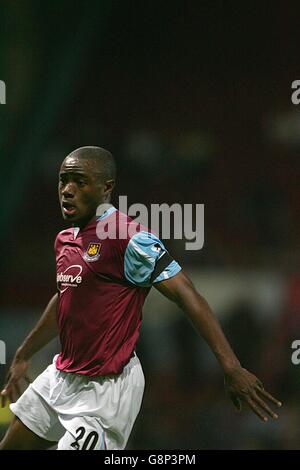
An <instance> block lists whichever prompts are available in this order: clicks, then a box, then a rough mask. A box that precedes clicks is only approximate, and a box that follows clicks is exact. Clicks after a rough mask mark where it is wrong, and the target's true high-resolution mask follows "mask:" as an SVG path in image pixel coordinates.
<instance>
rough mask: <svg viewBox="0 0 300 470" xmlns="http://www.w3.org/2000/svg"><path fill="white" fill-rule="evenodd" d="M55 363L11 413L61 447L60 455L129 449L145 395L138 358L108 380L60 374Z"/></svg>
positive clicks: (107, 378)
mask: <svg viewBox="0 0 300 470" xmlns="http://www.w3.org/2000/svg"><path fill="white" fill-rule="evenodd" d="M56 358H57V356H55V357H54V359H53V363H52V364H51V365H50V366H49V367H47V369H46V370H45V371H44V372H43V373H42V374H41V375H39V376H38V377H37V378H36V379H35V381H34V382H33V383H32V384H30V385H29V387H28V388H27V390H26V391H25V392H24V393H23V394H22V395H21V397H20V398H19V399H18V401H17V402H16V403H12V404H11V405H10V409H11V411H12V412H13V413H14V414H15V415H16V416H17V417H18V418H19V419H20V420H21V421H22V422H23V423H24V424H25V426H27V427H28V428H29V429H30V430H31V431H33V432H34V433H35V434H37V435H38V436H40V437H42V438H44V439H46V440H48V441H52V442H58V447H57V449H58V450H101V449H109V450H121V449H124V448H125V446H126V444H127V441H128V438H129V435H130V432H131V430H132V427H133V424H134V422H135V420H136V417H137V415H138V413H139V410H140V407H141V403H142V398H143V393H144V385H145V379H144V374H143V370H142V367H141V364H140V361H139V359H138V357H137V356H136V355H134V356H133V357H132V358H131V360H130V361H129V363H128V364H127V365H126V366H125V368H124V370H123V372H122V373H121V374H120V375H118V376H106V377H88V376H85V375H80V374H73V373H66V372H61V371H59V370H57V369H56V367H55V361H56Z"/></svg>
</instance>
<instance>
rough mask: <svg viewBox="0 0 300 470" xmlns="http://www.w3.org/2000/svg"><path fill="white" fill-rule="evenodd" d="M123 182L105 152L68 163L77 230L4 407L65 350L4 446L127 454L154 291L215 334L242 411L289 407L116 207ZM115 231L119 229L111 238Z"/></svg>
mask: <svg viewBox="0 0 300 470" xmlns="http://www.w3.org/2000/svg"><path fill="white" fill-rule="evenodd" d="M114 184H115V163H114V160H113V157H112V155H111V154H110V153H109V152H108V151H106V150H104V149H102V148H99V147H82V148H79V149H77V150H75V151H74V152H72V153H71V154H70V155H68V156H67V157H66V158H65V160H64V161H63V163H62V166H61V169H60V174H59V199H60V205H61V210H62V215H63V218H64V219H65V220H67V221H69V222H70V223H72V227H71V228H69V229H66V230H63V231H62V232H60V233H59V234H58V236H57V238H56V241H55V251H56V264H57V286H58V293H57V294H55V295H54V296H53V297H52V299H51V300H50V302H49V304H48V305H47V307H46V309H45V311H44V313H43V315H42V317H41V319H40V320H39V322H38V323H37V325H36V326H35V327H34V329H33V330H32V332H31V333H30V334H29V335H28V336H27V338H26V339H25V341H24V342H23V344H22V345H21V346H20V347H19V349H18V350H17V352H16V355H15V357H14V359H13V362H12V364H11V366H10V369H9V372H8V376H7V379H6V385H5V387H4V389H3V390H2V392H1V396H2V406H5V403H6V400H7V399H8V398H9V399H10V401H11V402H14V400H15V398H16V396H17V395H20V391H19V381H20V380H21V379H25V380H27V381H28V378H27V375H26V374H27V369H28V367H29V360H30V358H31V357H32V355H33V354H34V353H36V352H37V351H38V350H40V349H41V348H42V347H43V346H44V345H46V344H47V343H48V342H49V341H50V340H52V339H53V338H54V337H55V336H56V335H58V334H59V336H60V340H61V346H62V351H61V353H60V354H59V355H58V356H55V358H54V360H53V364H52V365H50V366H49V367H48V368H47V369H46V370H45V371H44V372H43V373H42V374H41V375H40V376H38V377H37V379H36V380H35V381H34V382H33V383H32V384H30V385H29V387H28V388H27V390H26V391H25V392H24V393H23V394H22V395H21V397H20V398H19V399H18V400H17V401H16V403H12V404H11V405H10V407H11V410H12V411H13V413H14V414H15V417H14V419H13V421H12V423H11V425H10V427H9V429H8V431H7V433H6V435H5V437H4V439H3V441H2V443H1V444H0V448H1V449H47V448H50V447H52V446H53V445H54V444H55V443H58V447H57V448H58V449H59V450H63V449H64V450H77V449H78V450H87V449H95V450H100V449H124V448H125V446H126V443H127V441H128V438H129V435H130V432H131V429H132V427H133V424H134V422H135V419H136V417H137V415H138V413H139V410H140V406H141V402H142V397H143V391H144V376H143V372H142V368H141V365H140V362H139V359H138V358H137V356H136V354H135V346H136V342H137V339H138V335H139V329H140V324H141V312H142V306H143V303H144V301H145V298H146V296H147V294H148V293H149V290H150V288H151V286H152V285H153V286H154V287H155V288H156V289H158V290H159V291H160V292H161V293H162V294H163V295H164V296H166V297H167V298H169V299H170V300H172V301H174V302H175V303H176V304H177V305H179V306H180V307H181V308H182V309H183V310H184V312H185V313H186V314H187V315H188V317H189V318H190V320H191V321H192V323H193V324H194V326H195V328H196V329H197V331H198V332H199V333H200V334H201V335H202V336H203V337H204V338H205V340H206V341H207V343H208V345H209V346H210V348H211V349H212V351H213V352H214V354H215V356H216V358H217V360H218V361H219V363H220V365H221V367H222V369H223V371H224V377H225V388H226V390H227V392H228V394H229V396H230V398H231V399H232V401H233V403H234V404H235V406H236V407H237V408H239V409H240V408H241V404H242V403H245V404H247V405H248V406H249V407H250V408H251V409H252V410H253V412H254V413H256V414H257V415H258V416H259V418H261V419H262V420H263V421H267V415H269V416H270V417H272V418H275V419H276V418H277V415H276V414H275V413H274V412H273V411H272V409H271V408H270V407H269V406H268V404H267V403H266V400H269V401H270V402H272V403H274V404H275V405H277V406H281V403H280V402H279V401H278V400H276V399H275V398H273V397H272V396H271V395H270V394H269V393H267V392H266V391H265V390H264V388H263V386H262V384H261V382H260V381H259V380H258V379H257V378H256V377H255V376H254V375H253V374H251V373H250V372H248V371H247V370H246V369H244V368H242V366H241V365H240V363H239V361H238V359H237V358H236V356H235V354H234V353H233V351H232V350H231V348H230V345H229V344H228V342H227V340H226V338H225V336H224V334H223V332H222V330H221V328H220V326H219V323H218V322H217V320H216V319H215V317H214V315H213V313H212V312H211V310H210V308H209V306H208V304H207V302H206V301H205V300H204V299H203V297H201V296H200V295H199V294H198V292H197V291H196V290H195V288H194V286H193V284H192V282H191V281H190V280H189V278H188V277H187V276H186V275H185V274H184V273H183V271H182V270H181V268H180V266H179V265H178V263H177V262H176V261H175V260H173V259H172V258H171V256H170V255H169V253H168V252H167V251H166V249H165V247H164V245H163V244H162V242H161V241H160V240H159V238H158V237H157V236H156V235H154V234H153V233H151V232H149V231H148V230H147V229H146V228H145V227H140V226H137V224H135V223H134V221H132V219H130V218H129V217H127V216H126V215H125V214H122V213H120V212H119V211H117V210H116V208H114V207H113V206H112V205H111V204H110V197H111V192H112V190H113V188H114ZM108 227H110V228H109V230H111V229H112V228H113V229H114V230H111V232H112V233H109V235H110V236H107V237H105V236H103V234H105V233H106V234H107V233H108V231H109V230H108ZM113 232H114V233H113ZM99 237H100V238H99Z"/></svg>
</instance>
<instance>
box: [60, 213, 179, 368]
mask: <svg viewBox="0 0 300 470" xmlns="http://www.w3.org/2000/svg"><path fill="white" fill-rule="evenodd" d="M100 207H101V206H100ZM107 207H108V205H107V204H106V205H105V208H106V210H105V211H104V212H103V213H102V214H101V215H100V216H96V217H95V218H94V220H92V221H91V222H90V223H89V224H88V225H87V226H85V227H84V228H83V229H82V230H80V229H79V228H78V227H71V228H69V229H66V230H63V231H62V232H60V233H59V234H58V235H57V237H56V240H55V253H56V267H57V288H58V291H59V302H58V311H57V322H58V327H59V334H60V340H61V346H62V351H61V353H60V354H59V356H58V358H57V360H56V367H57V369H59V370H62V371H64V372H73V373H77V374H84V375H88V376H99V375H100V376H104V375H110V374H119V373H121V372H122V370H123V368H124V366H125V365H126V364H127V363H128V362H129V360H130V358H131V357H132V355H133V352H134V349H135V346H136V343H137V340H138V336H139V330H140V326H141V320H142V307H143V304H144V302H145V299H146V296H147V295H148V293H149V290H150V288H151V286H152V284H153V283H156V282H159V281H161V280H164V279H169V278H171V277H173V276H175V274H177V273H178V272H179V271H180V270H181V268H180V266H179V265H178V263H177V262H176V261H175V260H173V259H172V258H171V256H170V255H169V253H168V252H167V250H166V249H165V247H164V245H163V243H162V242H161V240H160V239H159V238H158V237H157V236H156V235H155V234H153V233H151V232H149V231H148V230H147V229H146V228H145V227H142V226H138V225H137V224H135V222H134V221H133V220H132V219H131V218H130V217H128V216H127V215H126V214H123V213H122V212H119V211H118V210H117V209H116V208H115V207H113V206H112V205H109V207H108V208H107ZM100 212H101V211H100ZM103 234H106V235H105V236H103ZM108 234H109V236H107V235H108ZM99 235H100V238H99Z"/></svg>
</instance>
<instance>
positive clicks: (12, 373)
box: [0, 358, 30, 408]
mask: <svg viewBox="0 0 300 470" xmlns="http://www.w3.org/2000/svg"><path fill="white" fill-rule="evenodd" d="M28 367H29V361H28V360H25V359H18V358H15V359H14V360H13V362H12V364H11V366H10V368H9V371H8V373H7V376H6V378H5V386H4V388H3V390H2V391H1V393H0V396H1V407H2V408H4V406H5V405H6V402H7V399H9V400H10V402H14V401H16V399H17V398H18V397H19V396H20V395H21V391H20V385H19V382H20V380H21V379H24V380H25V381H26V382H27V383H30V380H29V378H28V375H27V370H28Z"/></svg>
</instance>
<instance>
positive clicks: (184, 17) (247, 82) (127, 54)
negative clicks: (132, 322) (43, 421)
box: [0, 0, 300, 449]
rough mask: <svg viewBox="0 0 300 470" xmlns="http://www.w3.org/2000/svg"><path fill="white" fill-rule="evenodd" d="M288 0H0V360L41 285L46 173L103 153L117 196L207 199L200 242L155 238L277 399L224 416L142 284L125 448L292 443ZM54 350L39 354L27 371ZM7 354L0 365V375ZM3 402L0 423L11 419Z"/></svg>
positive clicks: (199, 351)
mask: <svg viewBox="0 0 300 470" xmlns="http://www.w3.org/2000/svg"><path fill="white" fill-rule="evenodd" d="M298 10H299V8H298V6H297V3H294V2H288V5H287V3H286V2H272V3H270V2H260V3H259V2H254V3H253V2H247V3H246V2H240V3H239V2H231V1H228V2H227V1H226V2H225V1H219V0H215V1H212V2H208V1H205V2H204V1H202V2H192V1H191V2H176V1H175V2H172V3H169V2H148V1H146V2H138V1H124V2H121V1H113V0H112V1H98V2H96V1H91V0H89V1H87V2H83V1H78V2H73V1H68V0H64V1H61V2H58V1H53V2H40V1H35V0H23V1H21V0H19V1H13V0H9V1H5V0H1V20H0V21H1V28H0V79H1V80H4V81H5V82H6V87H7V104H6V105H5V106H2V105H1V106H0V158H1V174H2V181H1V196H2V197H1V199H2V201H1V202H2V203H1V207H0V212H1V216H0V220H1V232H0V235H1V244H0V246H1V273H2V275H1V303H0V339H1V340H3V341H5V342H6V345H7V362H8V363H9V361H10V360H11V358H12V356H13V354H14V352H15V349H16V347H17V346H18V345H19V343H20V342H21V340H22V339H23V338H24V336H25V334H26V333H27V332H28V331H29V330H30V328H31V327H32V326H33V324H34V323H35V321H36V320H37V318H38V317H39V315H40V314H41V312H42V310H43V308H44V306H45V304H46V303H47V301H48V299H49V298H50V296H51V295H52V293H53V292H54V291H55V265H54V255H53V241H54V238H55V234H56V232H58V231H59V230H61V229H62V228H63V227H64V226H63V222H62V220H61V217H60V210H59V206H58V201H57V173H58V169H59V166H60V163H61V161H62V159H63V158H64V156H65V155H67V154H68V153H69V152H70V151H72V150H73V149H75V148H76V147H79V146H82V145H101V146H104V147H107V148H109V149H110V150H111V151H112V152H113V154H114V155H115V157H116V160H117V164H118V170H119V171H118V185H117V188H116V192H115V198H114V201H113V202H115V203H117V201H118V195H127V196H128V199H129V203H130V204H132V203H134V202H142V203H144V204H146V205H149V204H150V203H152V202H155V203H162V202H168V203H173V202H180V203H204V204H205V246H204V248H203V249H202V250H200V251H197V252H194V251H185V250H184V244H183V242H180V241H178V240H174V241H171V242H167V243H166V245H167V247H168V248H169V249H170V251H171V252H172V253H173V254H174V256H175V257H176V258H177V260H178V261H179V262H180V263H181V264H182V265H183V267H184V268H185V270H186V271H187V272H188V273H189V274H190V275H191V277H192V279H193V281H194V283H195V284H196V286H197V288H198V289H199V291H200V293H202V294H203V295H204V296H205V297H206V298H207V300H208V301H209V303H210V304H211V306H212V307H213V309H214V311H215V313H216V315H217V316H218V318H219V319H220V321H221V323H222V325H223V327H224V329H225V331H226V333H227V335H228V337H229V339H230V340H231V343H232V345H233V347H234V349H235V351H236V352H237V354H238V355H239V357H240V358H241V361H242V363H243V364H244V365H245V366H246V367H247V368H250V369H251V370H253V371H254V372H255V373H256V374H258V375H259V376H260V377H261V378H262V379H263V381H264V384H265V386H266V388H267V389H269V390H270V391H271V392H272V394H274V395H275V396H276V397H278V398H280V399H281V400H283V402H284V407H283V408H282V410H281V412H280V419H279V421H278V422H269V423H267V424H265V425H263V424H261V422H260V421H259V420H258V419H257V418H256V417H255V416H254V415H252V414H251V413H250V412H243V413H242V414H241V415H239V414H237V413H236V412H235V410H234V408H233V407H232V406H231V404H230V402H229V401H227V399H226V398H225V397H224V394H223V384H222V375H221V373H220V369H219V367H218V365H217V363H216V361H215V359H214V358H213V356H212V354H211V353H210V351H209V350H208V348H207V346H206V345H205V344H204V342H203V341H202V340H201V339H199V338H198V336H197V335H196V333H195V332H194V330H193V329H192V328H191V326H190V325H189V323H188V321H187V319H186V318H185V316H184V314H183V313H181V312H180V311H178V309H177V308H176V307H174V305H172V304H171V303H170V302H168V301H165V300H164V299H163V298H161V297H160V296H159V294H157V293H156V292H155V291H154V289H153V292H152V293H151V294H150V296H149V297H148V301H147V304H146V307H145V310H144V323H143V328H142V333H141V340H140V342H139V347H138V352H139V355H140V357H141V360H142V362H143V366H144V371H145V376H146V392H145V397H144V402H143V407H142V411H141V413H140V416H139V418H138V421H137V423H136V425H135V428H134V432H133V434H132V436H131V439H130V442H129V445H128V448H129V449H168V448H177V449H293V448H294V449H295V448H299V442H300V426H299V423H300V403H299V386H300V380H299V377H300V366H298V367H297V366H295V365H293V364H292V363H291V353H292V350H291V343H292V341H293V340H294V339H298V338H299V337H300V272H299V260H300V250H299V238H300V237H299V235H300V205H299V201H300V188H299V179H300V164H299V162H300V159H299V148H300V108H299V109H298V108H297V106H294V105H293V104H292V103H291V83H292V81H293V80H295V79H300V70H299V53H298V52H299V51H298V44H299V40H300V34H299V33H300V30H299V27H298V26H299V25H298V18H299V11H298ZM58 348H59V345H58V344H57V343H55V342H54V343H52V344H51V345H50V346H49V347H48V348H46V349H45V351H43V352H41V353H39V354H38V355H36V356H35V358H34V360H33V362H32V370H31V376H32V378H34V377H35V376H36V375H37V374H38V373H39V372H40V371H42V370H43V369H44V368H45V366H46V365H47V364H48V363H49V361H50V360H51V358H52V356H53V353H55V352H56V351H58ZM5 369H6V368H5V366H4V365H0V381H1V383H2V382H3V379H4V374H5ZM10 418H11V417H10V414H9V411H8V410H7V409H6V410H0V436H1V435H3V433H4V431H5V429H6V427H7V425H8V422H9V420H10Z"/></svg>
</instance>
